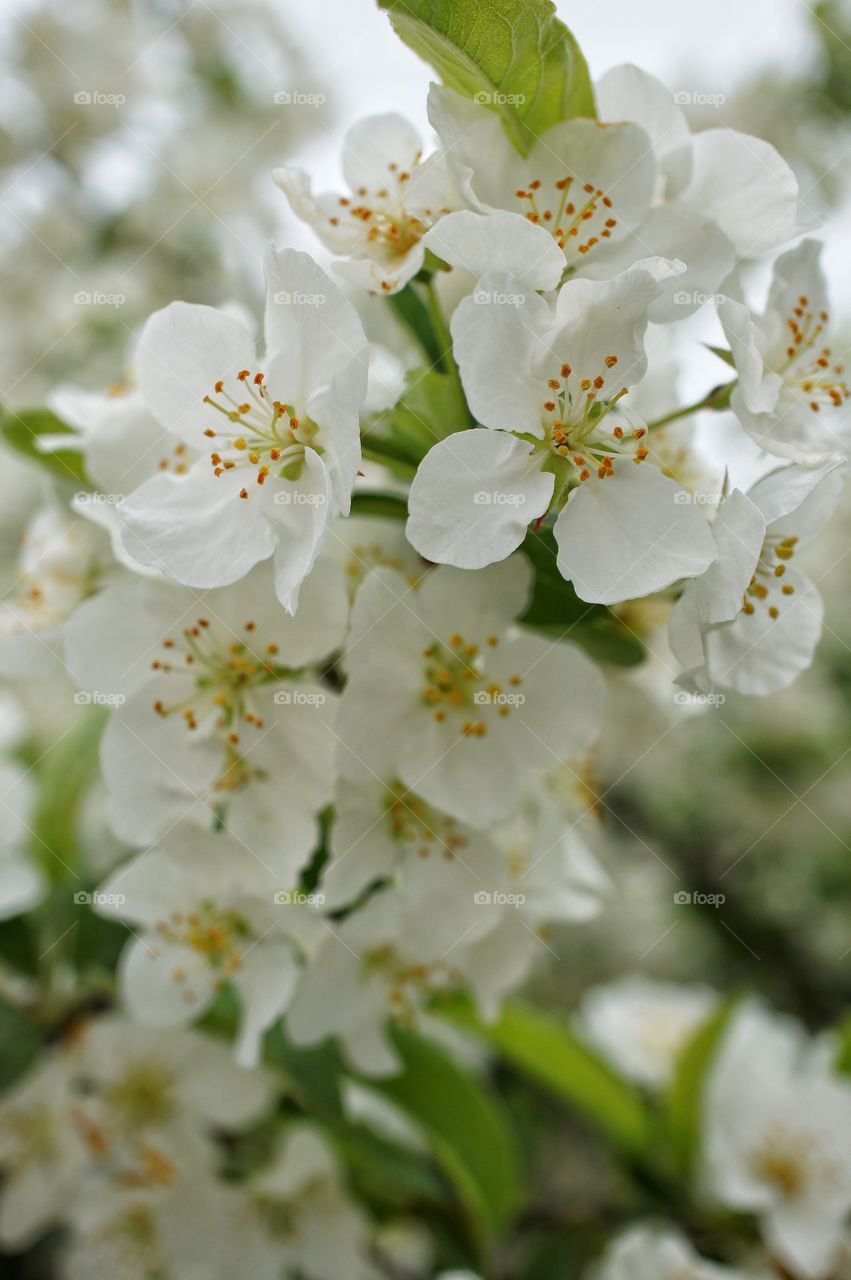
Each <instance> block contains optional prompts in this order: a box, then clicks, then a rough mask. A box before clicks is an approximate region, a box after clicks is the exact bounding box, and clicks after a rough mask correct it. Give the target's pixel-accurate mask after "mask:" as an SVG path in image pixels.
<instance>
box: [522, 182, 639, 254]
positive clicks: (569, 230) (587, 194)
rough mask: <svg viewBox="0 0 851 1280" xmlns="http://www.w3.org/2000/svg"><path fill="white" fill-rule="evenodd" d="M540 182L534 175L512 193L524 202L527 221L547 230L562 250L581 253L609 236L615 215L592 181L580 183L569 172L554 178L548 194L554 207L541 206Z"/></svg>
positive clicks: (609, 201) (544, 197) (589, 250)
mask: <svg viewBox="0 0 851 1280" xmlns="http://www.w3.org/2000/svg"><path fill="white" fill-rule="evenodd" d="M542 185H543V184H542V183H541V180H540V178H534V179H533V180H532V181H531V182H528V183H527V184H526V186H525V187H518V189H517V190H516V191H515V193H514V194H515V196H516V197H517V199H518V200H521V201H522V202H523V205H524V211H525V215H526V217H527V218H528V219H529V221H530V222H533V223H535V225H536V226H542V227H544V229H545V230H546V231H549V232H550V234H551V235H552V236H553V238H554V240H555V241H556V243H557V244H558V246H559V248H560V249H562V250H563V251H564V252H565V253H567V252H568V251H569V250H571V249H575V250H576V252H577V253H579V254H582V255H583V256H584V255H585V254H587V253H590V252H591V250H592V249H593V248H594V247H595V245H598V244H599V243H600V241H601V240H609V239H610V238H611V235H612V232H613V231H614V229H615V227H616V226H617V225H618V223H617V218H613V217H612V215H611V209H612V201H611V199H610V197H609V196H607V195H606V193H605V192H604V191H601V190H600V188H599V187H596V186H595V185H594V183H593V182H585V183H583V182H580V180H579V179H578V178H574V177H573V176H572V175H567V176H565V177H563V178H559V179H557V181H556V182H555V183H554V184H553V185H554V188H555V194H554V196H552V197H551V202H552V204H553V205H554V208H550V206H549V204H547V205H546V206H544V204H543V201H544V200H546V199H548V197H547V196H546V195H545V194H544V192H543V191H542ZM589 232H592V233H593V234H590V235H589V234H588V233H589Z"/></svg>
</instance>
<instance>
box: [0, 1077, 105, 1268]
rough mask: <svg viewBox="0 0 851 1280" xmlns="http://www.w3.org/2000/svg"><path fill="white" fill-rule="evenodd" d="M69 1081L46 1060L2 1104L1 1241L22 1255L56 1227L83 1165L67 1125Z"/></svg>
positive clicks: (76, 1139)
mask: <svg viewBox="0 0 851 1280" xmlns="http://www.w3.org/2000/svg"><path fill="white" fill-rule="evenodd" d="M69 1090H70V1079H69V1076H68V1073H67V1071H66V1070H65V1069H64V1066H63V1064H62V1063H61V1062H60V1061H59V1060H57V1059H56V1058H47V1059H46V1060H44V1061H43V1062H42V1063H41V1064H40V1065H39V1066H38V1067H37V1068H36V1069H35V1071H33V1072H31V1073H30V1074H28V1075H27V1076H26V1077H25V1078H24V1080H23V1081H21V1082H20V1083H18V1084H16V1085H15V1086H14V1087H13V1088H12V1089H11V1090H10V1091H9V1092H8V1093H6V1094H5V1095H4V1097H3V1099H2V1102H0V1169H2V1170H3V1175H4V1178H3V1193H2V1199H0V1241H2V1243H3V1244H4V1245H5V1246H7V1247H8V1248H11V1249H25V1248H27V1247H28V1246H29V1245H30V1244H32V1243H33V1242H34V1241H35V1240H36V1239H37V1238H38V1237H39V1236H40V1235H41V1234H42V1232H43V1231H45V1230H46V1229H47V1227H49V1226H51V1225H53V1224H54V1223H57V1222H60V1221H61V1220H62V1218H63V1216H64V1214H65V1212H66V1210H67V1207H68V1205H69V1204H70V1202H71V1200H72V1199H73V1197H74V1195H75V1193H76V1190H77V1182H78V1179H79V1177H80V1174H81V1172H82V1170H83V1168H84V1166H85V1163H86V1150H85V1147H84V1145H83V1143H82V1141H81V1140H80V1138H79V1136H78V1134H77V1133H76V1131H75V1130H74V1128H73V1126H72V1125H70V1124H69V1123H68V1111H69V1101H70V1092H69Z"/></svg>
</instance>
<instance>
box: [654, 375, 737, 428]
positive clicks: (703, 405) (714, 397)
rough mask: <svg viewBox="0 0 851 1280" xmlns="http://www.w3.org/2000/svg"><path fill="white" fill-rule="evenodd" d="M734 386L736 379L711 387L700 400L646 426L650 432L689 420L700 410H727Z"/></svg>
mask: <svg viewBox="0 0 851 1280" xmlns="http://www.w3.org/2000/svg"><path fill="white" fill-rule="evenodd" d="M735 385H736V379H735V378H734V379H733V381H732V382H722V383H721V385H720V386H718V387H713V388H712V390H711V391H709V392H708V393H707V394H706V395H705V396H704V397H703V399H702V400H698V401H696V402H695V403H694V404H688V405H686V406H685V408H683V409H674V410H673V412H672V413H666V414H665V416H664V417H663V418H657V419H656V421H655V422H649V423H648V424H647V426H648V429H649V430H650V431H655V430H656V428H657V427H667V425H668V423H669V422H677V421H679V419H680V418H690V417H691V415H692V414H693V413H699V412H700V411H701V409H716V410H717V409H729V407H730V394H731V392H732V390H733V387H734V386H735Z"/></svg>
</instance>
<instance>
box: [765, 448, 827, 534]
mask: <svg viewBox="0 0 851 1280" xmlns="http://www.w3.org/2000/svg"><path fill="white" fill-rule="evenodd" d="M844 483H845V468H844V467H843V466H842V464H841V463H839V462H836V461H834V462H829V463H826V464H825V465H824V466H822V467H778V468H777V470H776V471H770V472H769V473H768V475H767V476H763V478H762V479H761V480H758V481H757V482H756V484H755V485H754V486H753V488H752V489H751V491H750V493H749V495H748V496H749V497H750V499H751V501H752V502H754V503H755V504H756V506H758V507H759V509H760V511H761V512H762V514H763V516H764V517H765V523H766V525H767V526H768V532H769V533H771V534H775V535H779V536H784V537H792V536H794V537H797V538H798V539H799V540H800V541H802V542H803V541H807V540H808V539H809V538H811V537H813V535H814V534H816V533H819V532H820V531H821V529H823V528H824V526H825V525H826V524H827V522H828V520H829V519H830V517H831V516H832V515H833V513H834V511H835V510H836V507H837V504H838V502H839V499H840V497H841V495H842V490H843V486H844Z"/></svg>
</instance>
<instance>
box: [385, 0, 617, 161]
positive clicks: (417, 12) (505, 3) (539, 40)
mask: <svg viewBox="0 0 851 1280" xmlns="http://www.w3.org/2000/svg"><path fill="white" fill-rule="evenodd" d="M378 2H379V5H380V7H381V8H382V9H386V10H387V11H388V13H389V15H390V21H391V22H392V24H393V27H394V29H395V30H396V33H397V35H399V36H400V37H401V39H402V40H404V42H405V44H407V45H408V46H409V47H410V48H411V49H413V50H414V52H415V53H417V54H419V56H420V57H421V58H424V59H425V61H426V62H428V63H430V64H431V66H433V67H434V69H435V70H436V71H437V73H438V75H440V76H441V78H442V80H443V83H444V84H446V85H448V86H449V87H450V88H451V89H455V90H457V91H458V92H459V93H462V94H464V96H465V97H467V98H472V97H475V98H476V100H477V101H479V102H483V103H484V104H485V105H487V106H488V107H490V108H491V109H492V110H494V111H496V112H498V113H499V115H500V117H501V119H502V123H503V125H504V127H505V130H506V132H507V134H508V136H509V138H510V139H511V141H512V142H513V144H514V146H515V147H516V148H517V150H518V151H520V152H521V154H523V155H526V154H527V153H528V152H529V150H530V148H531V146H532V144H533V143H534V142H535V140H536V139H537V138H539V137H540V136H541V134H542V133H543V132H544V131H545V130H546V129H549V128H550V126H551V125H554V124H558V122H559V121H560V120H568V119H570V118H571V117H572V116H593V115H594V114H595V110H594V91H593V88H592V86H591V77H590V74H589V72H588V67H587V64H586V62H585V59H584V58H583V56H582V53H581V51H580V49H579V45H578V44H577V43H576V40H575V38H574V36H573V35H572V34H571V32H570V31H569V30H568V28H567V27H566V26H565V25H564V23H563V22H561V21H560V20H559V18H558V17H557V16H556V12H555V5H554V4H553V3H552V2H551V0H378Z"/></svg>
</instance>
